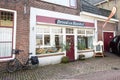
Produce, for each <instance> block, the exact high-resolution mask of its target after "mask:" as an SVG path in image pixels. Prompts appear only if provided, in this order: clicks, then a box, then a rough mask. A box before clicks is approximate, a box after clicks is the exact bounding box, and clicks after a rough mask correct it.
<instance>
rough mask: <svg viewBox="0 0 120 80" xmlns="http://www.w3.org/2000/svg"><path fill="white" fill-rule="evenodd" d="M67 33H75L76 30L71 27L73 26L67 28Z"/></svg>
mask: <svg viewBox="0 0 120 80" xmlns="http://www.w3.org/2000/svg"><path fill="white" fill-rule="evenodd" d="M66 33H67V34H73V33H74V30H73V29H71V28H66Z"/></svg>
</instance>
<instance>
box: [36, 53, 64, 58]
mask: <svg viewBox="0 0 120 80" xmlns="http://www.w3.org/2000/svg"><path fill="white" fill-rule="evenodd" d="M59 55H65V54H64V53H62V52H61V53H50V54H40V55H37V56H38V58H41V57H50V56H59Z"/></svg>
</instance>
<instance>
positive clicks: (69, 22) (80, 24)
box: [55, 19, 85, 26]
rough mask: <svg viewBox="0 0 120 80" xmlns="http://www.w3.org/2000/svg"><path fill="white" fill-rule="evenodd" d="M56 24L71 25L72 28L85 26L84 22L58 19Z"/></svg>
mask: <svg viewBox="0 0 120 80" xmlns="http://www.w3.org/2000/svg"><path fill="white" fill-rule="evenodd" d="M55 23H56V24H62V25H71V26H85V23H84V22H79V21H71V20H62V19H56V22H55Z"/></svg>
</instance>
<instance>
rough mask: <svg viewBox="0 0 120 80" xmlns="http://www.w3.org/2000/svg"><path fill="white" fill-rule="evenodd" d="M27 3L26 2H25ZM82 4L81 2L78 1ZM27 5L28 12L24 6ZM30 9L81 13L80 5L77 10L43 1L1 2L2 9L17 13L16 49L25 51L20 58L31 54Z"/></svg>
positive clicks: (5, 0)
mask: <svg viewBox="0 0 120 80" xmlns="http://www.w3.org/2000/svg"><path fill="white" fill-rule="evenodd" d="M25 1H26V2H25ZM77 1H78V2H77V3H80V0H77ZM25 4H26V12H25V11H24V6H25ZM30 7H36V8H40V9H46V10H51V11H56V12H62V13H67V14H73V15H78V16H79V13H80V5H79V4H78V5H77V8H69V7H65V6H60V5H56V4H52V3H47V2H44V1H41V0H18V1H17V0H16V1H15V0H0V8H4V9H10V10H15V11H17V27H16V48H17V49H21V50H24V54H20V55H19V56H22V57H23V56H24V57H25V58H26V57H27V53H28V52H29V26H30V25H29V20H30ZM3 65H6V62H1V63H0V71H2V70H5V69H6V67H5V66H3Z"/></svg>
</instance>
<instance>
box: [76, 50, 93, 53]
mask: <svg viewBox="0 0 120 80" xmlns="http://www.w3.org/2000/svg"><path fill="white" fill-rule="evenodd" d="M77 52H78V53H84V52H93V49H87V50H78V51H77Z"/></svg>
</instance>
